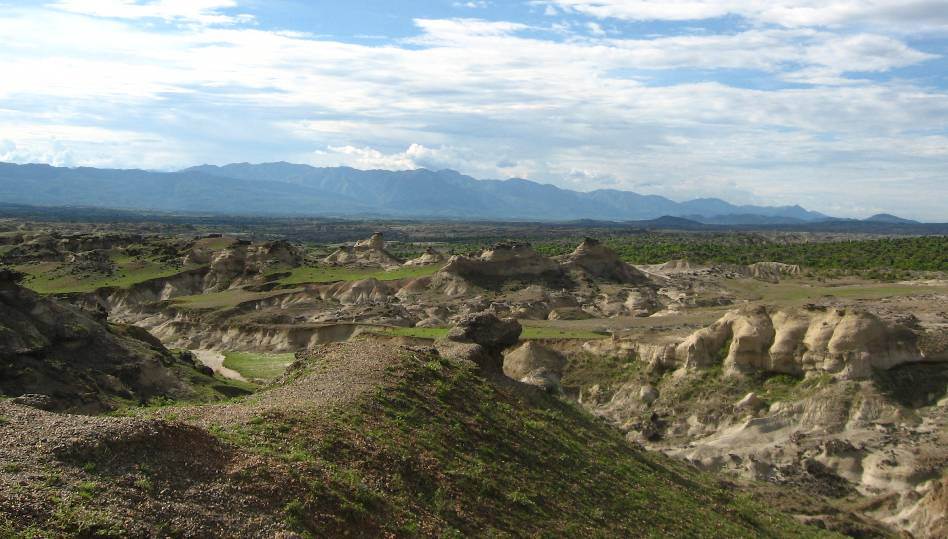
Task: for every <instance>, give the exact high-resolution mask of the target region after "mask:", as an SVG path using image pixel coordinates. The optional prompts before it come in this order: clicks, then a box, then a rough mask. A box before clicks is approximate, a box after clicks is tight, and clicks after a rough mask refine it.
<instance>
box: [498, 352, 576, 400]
mask: <svg viewBox="0 0 948 539" xmlns="http://www.w3.org/2000/svg"><path fill="white" fill-rule="evenodd" d="M565 366H566V358H565V357H564V356H563V354H561V353H559V352H557V351H556V350H553V349H551V348H548V347H546V346H544V345H543V344H540V343H538V342H536V341H526V342H525V343H523V344H521V345H520V346H519V347H517V348H515V349H514V350H511V351H510V352H508V353H507V355H506V356H504V374H506V375H507V376H509V377H510V378H513V379H514V380H519V381H521V382H524V383H528V384H532V385H539V386H541V387H545V388H547V389H554V388H556V387H557V386H559V382H560V378H561V377H562V376H563V367H565Z"/></svg>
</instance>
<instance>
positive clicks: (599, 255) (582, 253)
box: [560, 238, 648, 284]
mask: <svg viewBox="0 0 948 539" xmlns="http://www.w3.org/2000/svg"><path fill="white" fill-rule="evenodd" d="M560 262H561V263H562V264H563V266H564V267H565V268H566V269H568V270H572V271H578V272H580V273H582V274H585V275H587V276H588V277H590V278H593V279H600V280H604V281H610V282H615V283H623V284H644V283H646V282H647V281H648V277H646V276H645V274H644V273H642V272H641V271H639V270H637V269H635V268H633V267H632V266H630V265H629V264H626V263H625V262H623V261H622V259H620V258H619V255H617V254H616V252H615V251H613V250H612V249H610V248H608V247H606V246H605V245H603V244H602V243H600V242H599V240H595V239H593V238H586V239H584V240H583V241H582V243H580V244H579V245H578V246H577V247H576V249H575V250H574V251H573V252H572V253H570V254H568V255H566V256H564V257H563V258H562V259H561V261H560Z"/></svg>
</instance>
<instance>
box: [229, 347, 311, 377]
mask: <svg viewBox="0 0 948 539" xmlns="http://www.w3.org/2000/svg"><path fill="white" fill-rule="evenodd" d="M293 360H294V357H293V354H263V353H251V352H227V353H225V354H224V366H225V367H227V368H228V369H233V370H235V371H237V372H239V373H240V374H241V375H242V376H243V377H244V378H246V379H248V380H260V381H269V380H272V379H274V378H277V377H278V376H280V375H281V374H283V372H284V371H286V367H287V366H288V365H289V364H290V363H293Z"/></svg>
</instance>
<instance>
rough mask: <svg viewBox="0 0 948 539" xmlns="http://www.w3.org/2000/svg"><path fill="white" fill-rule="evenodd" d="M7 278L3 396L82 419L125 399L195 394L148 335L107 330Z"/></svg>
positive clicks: (1, 331) (0, 354) (1, 327)
mask: <svg viewBox="0 0 948 539" xmlns="http://www.w3.org/2000/svg"><path fill="white" fill-rule="evenodd" d="M0 277H3V278H4V279H5V280H0V394H2V395H7V396H11V397H19V396H21V395H33V396H32V397H28V398H26V399H25V400H26V401H29V402H39V400H43V402H44V404H42V405H39V406H38V407H40V408H43V409H54V410H70V411H78V412H97V411H102V410H105V409H108V408H109V402H110V400H112V399H117V398H121V399H126V400H129V399H131V400H143V401H144V400H147V399H149V398H151V397H154V396H157V395H165V396H167V395H171V396H179V397H184V396H187V395H189V394H190V392H191V390H190V389H189V388H188V387H187V386H186V385H185V384H184V383H182V381H181V380H179V379H178V378H177V376H176V375H175V374H174V372H173V371H172V369H170V368H169V367H170V365H171V364H173V363H174V362H175V361H177V359H176V358H175V357H174V356H172V354H171V353H170V352H168V350H166V349H165V348H164V347H163V346H161V343H160V342H157V341H156V340H155V339H154V338H153V337H150V336H148V337H147V338H146V337H143V336H142V333H145V332H144V331H143V330H141V329H138V328H130V327H124V326H117V325H110V324H107V323H106V322H104V321H102V320H100V319H99V318H97V317H96V316H95V315H94V314H93V313H88V312H85V311H82V310H80V309H78V308H76V307H72V306H69V305H66V304H63V303H60V302H58V301H56V300H54V299H50V298H44V297H41V296H39V295H37V294H36V293H34V292H32V291H31V290H28V289H26V288H23V287H21V286H19V285H18V284H16V282H15V281H16V279H15V278H11V276H10V275H9V274H7V273H4V274H3V275H0ZM44 396H45V397H44Z"/></svg>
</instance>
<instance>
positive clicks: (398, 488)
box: [217, 354, 835, 537]
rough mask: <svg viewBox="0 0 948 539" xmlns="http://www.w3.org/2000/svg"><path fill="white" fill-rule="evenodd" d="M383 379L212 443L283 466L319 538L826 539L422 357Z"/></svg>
mask: <svg viewBox="0 0 948 539" xmlns="http://www.w3.org/2000/svg"><path fill="white" fill-rule="evenodd" d="M317 368H318V367H317ZM390 373H391V375H392V376H393V377H394V378H393V381H392V384H391V385H389V386H387V387H385V388H381V389H379V391H378V392H377V393H376V394H375V395H373V396H371V397H370V398H366V399H365V400H363V401H362V402H361V403H358V404H356V405H354V406H352V407H347V408H345V409H340V410H337V411H334V412H331V413H330V414H329V416H328V417H323V416H319V415H314V414H311V413H306V412H293V411H283V412H280V411H271V412H267V413H266V416H265V417H261V418H260V420H259V421H251V422H249V423H246V424H243V425H238V426H233V427H227V428H222V429H219V430H218V431H217V435H218V436H221V437H222V438H224V439H225V440H226V441H228V442H229V443H231V444H234V445H235V446H237V447H240V448H243V449H246V450H250V451H252V452H254V453H255V454H257V455H260V456H261V458H269V459H275V460H276V461H281V462H284V463H287V464H289V463H292V469H293V470H294V472H293V474H294V475H293V477H294V480H293V481H289V482H287V483H286V485H287V488H286V489H285V491H284V492H283V496H284V498H283V500H282V501H280V502H279V504H280V506H282V507H284V515H285V519H286V522H287V523H288V524H289V525H291V526H292V527H294V528H295V529H296V530H297V531H299V532H300V533H305V534H312V535H313V536H318V537H323V536H337V535H340V534H342V533H343V532H346V533H348V534H349V535H353V536H385V535H394V536H399V535H411V534H412V532H415V533H417V532H418V531H419V530H425V533H424V534H423V535H426V536H441V537H445V536H447V537H455V536H456V537H464V536H484V537H500V536H523V537H534V536H536V537H632V536H634V537H820V536H826V537H835V536H834V535H832V534H829V533H826V532H823V531H821V530H816V529H813V528H808V527H805V526H802V525H800V524H799V523H797V522H796V521H795V520H793V519H792V518H790V517H789V516H786V515H784V514H781V513H778V512H777V511H775V510H773V509H771V508H769V507H768V506H767V504H766V502H764V501H759V500H752V499H750V498H749V497H745V496H743V495H741V494H740V493H738V492H736V491H732V490H728V489H726V488H723V487H721V486H720V485H719V484H718V483H717V482H716V480H715V479H714V478H713V477H712V476H709V475H705V474H702V473H700V472H698V471H696V470H694V469H693V468H690V467H688V466H686V465H684V464H681V463H678V462H676V461H673V460H671V459H669V458H666V457H664V456H662V455H660V454H652V453H646V452H644V451H640V450H637V449H634V448H632V447H630V446H629V445H628V444H627V443H626V441H625V440H624V439H623V437H622V435H621V433H619V432H618V431H617V430H615V429H614V428H613V427H610V426H609V425H607V424H605V423H604V422H602V421H599V420H596V419H595V418H593V417H592V416H590V415H588V414H587V413H586V412H584V411H582V410H580V409H579V408H577V407H576V406H574V405H572V404H569V403H567V402H566V401H563V400H560V399H558V398H556V397H554V396H551V395H548V394H546V393H544V392H541V391H523V390H521V389H515V388H513V387H512V386H496V385H493V384H491V383H490V382H488V381H487V380H485V379H484V378H482V377H480V376H479V375H478V374H477V373H476V371H475V369H474V367H472V366H470V365H466V364H464V363H462V362H455V361H451V360H447V359H443V358H438V357H437V356H427V355H425V354H418V355H417V357H409V358H405V360H404V361H403V363H402V364H395V365H392V367H390ZM282 467H285V464H284V465H283V466H281V465H270V466H261V467H260V468H259V469H260V470H277V469H280V468H282ZM264 479H265V478H264V477H263V476H261V477H259V478H257V477H250V478H248V479H247V481H248V482H249V483H253V482H255V481H263V480H264ZM269 480H270V481H273V480H275V479H274V478H270V479H269Z"/></svg>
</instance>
